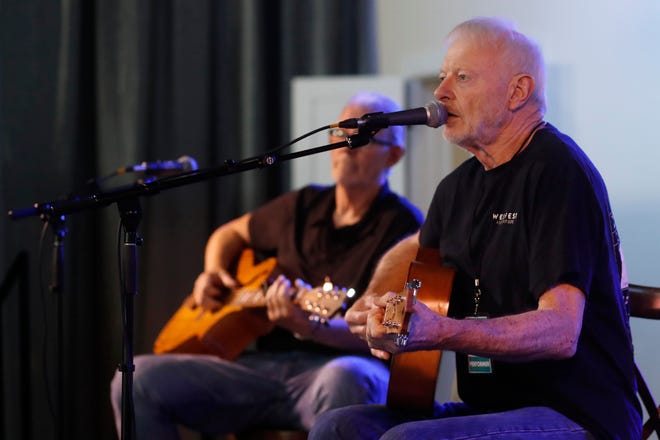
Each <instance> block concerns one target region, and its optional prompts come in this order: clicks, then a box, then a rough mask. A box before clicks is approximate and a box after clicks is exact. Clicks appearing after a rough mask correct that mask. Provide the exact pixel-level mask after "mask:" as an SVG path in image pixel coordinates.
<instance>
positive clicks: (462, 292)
mask: <svg viewBox="0 0 660 440" xmlns="http://www.w3.org/2000/svg"><path fill="white" fill-rule="evenodd" d="M615 240H618V237H616V229H615V228H614V224H613V220H612V216H611V210H610V206H609V201H608V196H607V191H606V188H605V185H604V183H603V181H602V178H601V177H600V175H599V173H598V171H597V170H596V168H595V167H594V166H593V164H592V163H591V162H590V160H589V159H588V158H587V156H586V155H585V154H584V152H583V151H582V150H581V149H580V148H579V147H578V146H577V145H576V144H575V143H574V142H573V140H572V139H570V138H569V137H567V136H565V135H563V134H561V133H560V132H558V131H557V130H556V129H555V128H554V127H552V126H550V125H547V126H546V127H545V128H543V129H541V130H539V131H538V132H537V133H536V135H535V136H534V138H533V140H532V142H531V143H530V144H529V146H528V147H527V148H526V149H525V150H523V152H521V153H520V154H519V155H517V156H515V157H514V158H513V159H512V160H511V161H509V162H508V163H505V164H503V165H501V166H499V167H497V168H495V169H492V170H489V171H486V170H484V168H483V166H482V165H481V164H480V163H479V162H478V161H477V160H476V159H475V158H471V159H469V160H467V161H466V162H465V163H463V164H462V165H461V166H460V167H459V168H457V169H456V170H455V171H454V172H453V173H451V174H450V175H449V176H447V177H446V178H445V179H444V180H443V181H442V182H441V183H440V184H439V185H438V188H437V189H436V193H435V195H434V198H433V201H432V203H431V207H430V209H429V212H428V216H427V219H426V221H425V223H424V225H423V226H422V231H421V236H420V241H421V245H422V246H424V247H438V248H439V249H440V250H441V252H442V254H443V257H444V260H445V264H447V265H448V266H451V267H453V268H455V269H457V273H456V280H455V283H454V288H453V290H452V297H451V302H450V309H449V315H450V316H452V317H455V318H464V317H466V316H470V315H473V313H474V280H475V278H479V280H480V286H481V292H482V295H481V298H480V301H479V302H480V304H479V311H478V313H479V314H484V315H488V316H489V317H497V316H503V315H511V314H517V313H522V312H526V311H530V310H535V309H536V308H537V305H538V299H539V297H540V296H541V295H542V294H543V293H544V292H545V291H547V290H548V289H550V288H552V287H553V286H556V285H558V284H562V283H567V284H570V285H573V286H575V287H577V288H579V289H580V290H582V292H584V293H585V295H586V298H587V301H586V306H585V310H584V318H583V323H582V331H581V334H580V338H579V341H578V348H577V353H576V354H575V355H574V356H573V357H572V358H570V359H566V360H561V361H556V360H548V361H535V362H526V363H508V362H498V361H493V364H492V365H493V372H492V373H491V374H475V373H469V372H468V364H467V356H466V354H461V353H457V356H456V368H457V377H458V391H459V395H460V396H461V398H462V399H463V400H464V401H465V402H466V403H468V404H470V405H473V406H475V407H478V408H481V409H483V410H486V411H489V410H505V409H510V408H516V407H522V406H549V407H552V408H554V409H556V410H557V411H559V412H562V413H564V414H565V415H567V416H568V417H570V418H572V419H574V420H575V421H577V422H578V423H581V424H582V425H583V426H585V427H586V428H587V429H589V430H590V431H592V432H593V433H594V434H596V435H598V436H599V438H600V437H603V438H637V437H638V435H639V429H640V423H641V422H640V421H641V416H640V407H639V403H638V401H637V398H636V396H635V380H634V372H633V371H634V370H633V356H632V346H631V343H630V334H629V328H628V318H627V316H626V313H625V309H624V305H623V298H622V294H621V289H620V277H619V270H618V266H617V255H616V253H615V251H614V248H615V245H614V241H615ZM617 242H618V241H617Z"/></svg>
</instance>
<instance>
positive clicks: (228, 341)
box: [153, 249, 277, 360]
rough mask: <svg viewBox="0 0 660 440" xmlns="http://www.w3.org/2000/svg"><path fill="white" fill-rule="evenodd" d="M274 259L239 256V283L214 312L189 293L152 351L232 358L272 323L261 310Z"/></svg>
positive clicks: (249, 252)
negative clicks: (261, 259)
mask: <svg viewBox="0 0 660 440" xmlns="http://www.w3.org/2000/svg"><path fill="white" fill-rule="evenodd" d="M276 264H277V261H276V260H275V258H269V259H267V260H264V261H262V262H261V263H259V264H256V265H255V264H254V252H253V251H252V250H251V249H246V250H244V251H243V253H242V254H241V256H240V259H239V261H238V266H237V269H236V274H235V278H236V281H238V282H239V284H240V285H241V286H242V287H240V288H239V289H237V290H235V291H232V292H230V293H229V294H228V297H227V298H226V300H225V306H224V307H222V308H221V309H219V310H216V311H210V310H202V309H201V308H200V307H199V306H197V305H196V304H195V301H194V299H193V297H192V295H189V296H188V297H187V298H186V299H185V300H184V301H183V304H182V305H181V307H179V309H178V310H177V311H176V312H175V313H174V315H173V316H172V318H170V320H169V321H168V322H167V324H165V326H164V327H163V329H162V330H161V331H160V334H159V335H158V337H157V338H156V341H155V342H154V347H153V350H154V353H156V354H163V353H197V354H214V355H216V356H219V357H221V358H223V359H227V360H233V359H235V358H236V357H237V356H238V355H239V354H240V353H241V352H242V351H243V350H244V349H245V348H247V347H248V346H249V345H250V344H251V343H252V342H253V341H254V340H255V339H257V338H258V337H259V336H262V335H265V334H266V333H268V332H269V331H270V330H272V328H273V325H272V323H271V322H270V321H268V318H267V316H266V312H265V309H263V306H264V305H265V303H264V293H265V288H264V286H265V285H266V283H267V281H268V278H269V277H270V275H271V273H272V272H273V270H274V269H275V265H276Z"/></svg>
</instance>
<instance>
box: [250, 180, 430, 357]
mask: <svg viewBox="0 0 660 440" xmlns="http://www.w3.org/2000/svg"><path fill="white" fill-rule="evenodd" d="M334 208H335V187H334V186H332V187H321V186H307V187H305V188H303V189H301V190H299V191H293V192H289V193H286V194H284V195H282V196H280V197H278V198H276V199H274V200H272V201H271V202H269V203H267V204H265V205H263V206H261V207H260V208H258V209H256V210H255V211H254V212H253V213H252V217H251V220H250V226H249V227H250V237H251V243H250V244H251V246H252V247H253V248H254V249H255V250H257V251H261V252H263V253H264V254H266V255H268V256H275V257H276V258H277V263H278V268H277V269H278V270H279V271H281V272H282V273H283V274H284V275H286V276H287V277H288V278H289V279H292V280H293V279H295V278H300V279H302V280H303V281H305V282H306V283H308V284H310V285H312V286H319V285H321V284H322V283H323V281H324V279H325V277H326V276H328V277H330V279H331V280H332V282H333V283H334V284H335V285H337V286H338V287H345V288H354V289H355V290H356V292H357V295H356V296H355V297H354V298H353V299H352V301H354V300H355V299H357V298H358V297H359V296H360V295H361V294H362V293H363V292H364V289H365V288H366V287H367V285H368V283H369V280H370V279H371V275H372V273H373V271H374V268H375V266H376V263H377V262H378V260H379V259H380V257H381V255H382V254H383V253H385V251H387V250H388V249H389V248H390V247H392V246H393V245H394V244H396V243H397V242H398V241H400V240H401V239H403V238H404V237H406V236H408V235H410V234H412V233H414V232H416V231H417V230H418V229H419V226H420V225H421V223H422V220H423V215H422V213H421V212H420V211H419V210H418V209H417V208H416V207H415V206H414V205H412V204H411V203H410V202H408V201H407V200H406V199H404V198H402V197H399V196H398V195H396V194H395V193H393V192H391V191H390V190H389V188H388V187H387V185H385V186H384V187H383V188H382V190H381V192H380V194H379V195H378V197H377V198H376V199H375V200H374V202H373V203H372V205H371V206H370V208H369V210H368V211H367V212H366V213H365V215H364V216H363V217H362V219H361V220H360V221H359V222H358V223H356V224H354V225H350V226H346V227H341V228H335V227H334V224H333V220H332V214H333V211H334ZM258 347H259V348H260V349H268V350H289V349H308V350H317V351H324V352H330V351H334V350H332V349H329V348H327V347H325V346H321V345H319V344H314V343H311V342H303V341H299V340H297V339H295V338H294V337H293V336H292V335H291V334H290V333H289V332H287V331H285V330H283V329H279V328H276V329H275V331H273V332H271V333H270V334H269V335H267V336H265V337H262V338H260V339H259V341H258Z"/></svg>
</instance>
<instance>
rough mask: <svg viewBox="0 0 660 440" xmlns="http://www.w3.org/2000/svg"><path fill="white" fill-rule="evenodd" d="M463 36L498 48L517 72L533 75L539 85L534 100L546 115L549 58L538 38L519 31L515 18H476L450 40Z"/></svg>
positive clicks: (504, 59)
mask: <svg viewBox="0 0 660 440" xmlns="http://www.w3.org/2000/svg"><path fill="white" fill-rule="evenodd" d="M459 36H460V37H467V38H472V39H475V40H477V41H479V42H480V43H482V44H484V45H491V46H495V47H497V50H498V53H500V54H501V56H502V58H503V61H504V62H505V63H506V65H509V66H512V68H514V69H516V70H517V71H516V72H515V74H518V73H526V74H529V75H530V76H532V77H533V78H534V82H535V87H534V92H533V93H532V96H531V100H532V102H535V103H536V104H537V105H538V106H539V109H540V111H541V113H542V114H545V110H546V96H545V81H546V72H545V61H544V59H543V53H542V52H541V48H540V46H539V45H538V44H537V43H536V42H535V41H534V40H532V39H531V38H530V37H528V36H526V35H524V34H522V33H521V32H519V31H518V30H516V26H515V24H514V23H513V22H512V21H510V20H506V19H502V18H492V17H478V18H473V19H471V20H468V21H465V22H463V23H461V24H459V25H458V26H456V27H455V28H454V29H453V30H452V31H451V32H450V33H449V35H448V36H447V43H449V44H451V42H452V41H453V40H455V39H456V38H457V37H459Z"/></svg>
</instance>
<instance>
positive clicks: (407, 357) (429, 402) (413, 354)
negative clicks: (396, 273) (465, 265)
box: [387, 248, 455, 415]
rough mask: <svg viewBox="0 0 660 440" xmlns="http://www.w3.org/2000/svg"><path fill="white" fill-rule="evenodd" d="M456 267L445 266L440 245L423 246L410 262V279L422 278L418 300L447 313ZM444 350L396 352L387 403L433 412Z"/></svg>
mask: <svg viewBox="0 0 660 440" xmlns="http://www.w3.org/2000/svg"><path fill="white" fill-rule="evenodd" d="M454 274H455V271H454V270H453V269H450V268H447V267H444V266H442V260H441V258H440V253H439V252H438V249H431V248H420V249H419V251H418V252H417V257H416V258H415V260H413V261H412V262H411V263H410V268H409V271H408V281H412V280H414V279H416V280H419V281H421V286H420V287H419V289H418V290H417V300H418V301H421V302H423V303H424V304H425V305H426V306H427V307H429V308H430V309H431V310H433V311H434V312H436V313H438V314H440V315H442V316H447V311H448V309H449V298H450V296H451V289H452V285H453V282H454ZM441 358H442V351H441V350H423V351H410V352H405V353H399V354H396V355H394V356H392V359H391V363H390V381H389V387H388V390H387V406H388V407H390V408H393V409H403V410H406V411H411V410H412V411H417V412H421V413H424V414H429V415H430V414H431V413H432V412H433V404H434V401H435V386H436V382H437V378H438V368H439V367H440V360H441Z"/></svg>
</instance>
